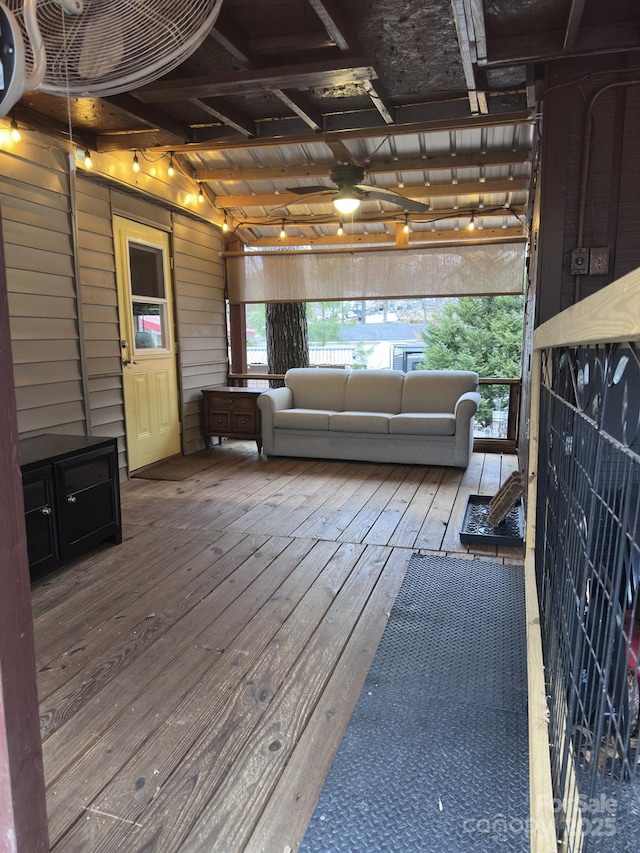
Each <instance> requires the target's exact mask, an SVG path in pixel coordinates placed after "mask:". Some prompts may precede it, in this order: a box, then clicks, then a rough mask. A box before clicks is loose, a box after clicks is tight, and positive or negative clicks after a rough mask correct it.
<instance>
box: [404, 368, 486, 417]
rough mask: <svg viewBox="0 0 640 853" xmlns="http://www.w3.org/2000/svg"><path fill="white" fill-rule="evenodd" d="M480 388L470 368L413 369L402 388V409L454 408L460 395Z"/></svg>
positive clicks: (448, 410) (417, 410)
mask: <svg viewBox="0 0 640 853" xmlns="http://www.w3.org/2000/svg"><path fill="white" fill-rule="evenodd" d="M477 388H478V374H477V373H473V372H472V371H471V370H413V371H412V372H411V373H407V375H406V376H405V378H404V385H403V388H402V408H400V409H397V410H396V411H399V412H402V413H404V412H435V413H440V412H453V410H454V409H455V405H456V402H457V400H458V397H460V396H461V395H462V394H465V393H466V392H467V391H476V390H477Z"/></svg>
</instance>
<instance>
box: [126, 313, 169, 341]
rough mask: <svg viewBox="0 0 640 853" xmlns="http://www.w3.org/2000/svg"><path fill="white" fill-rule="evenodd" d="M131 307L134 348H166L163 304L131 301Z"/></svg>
mask: <svg viewBox="0 0 640 853" xmlns="http://www.w3.org/2000/svg"><path fill="white" fill-rule="evenodd" d="M131 307H132V310H133V333H134V346H135V349H136V350H149V349H168V346H167V335H166V310H165V308H166V306H165V304H164V303H162V302H160V303H158V302H133V303H132V306H131Z"/></svg>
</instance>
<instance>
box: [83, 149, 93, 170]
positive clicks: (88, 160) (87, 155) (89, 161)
mask: <svg viewBox="0 0 640 853" xmlns="http://www.w3.org/2000/svg"><path fill="white" fill-rule="evenodd" d="M84 167H85V169H92V168H93V160H92V159H91V152H90V151H89V149H88V148H85V149H84Z"/></svg>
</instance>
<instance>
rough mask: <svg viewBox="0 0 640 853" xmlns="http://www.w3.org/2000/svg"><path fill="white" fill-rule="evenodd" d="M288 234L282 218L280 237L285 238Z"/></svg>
mask: <svg viewBox="0 0 640 853" xmlns="http://www.w3.org/2000/svg"><path fill="white" fill-rule="evenodd" d="M286 236H287V232H286V231H285V230H284V219H283V220H282V225H281V226H280V239H281V240H284V238H285V237H286Z"/></svg>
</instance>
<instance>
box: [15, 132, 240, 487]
mask: <svg viewBox="0 0 640 853" xmlns="http://www.w3.org/2000/svg"><path fill="white" fill-rule="evenodd" d="M19 153H20V156H17V155H16V153H7V152H0V209H1V211H2V215H3V219H4V238H5V253H6V259H7V285H8V296H9V310H10V317H11V345H12V350H13V361H14V376H15V389H16V403H17V413H18V428H19V432H20V436H21V437H27V436H29V435H36V434H38V433H43V432H58V433H70V434H85V433H92V434H94V435H108V436H113V437H116V438H117V439H118V444H119V450H120V470H121V476H122V477H126V476H127V458H126V447H125V438H124V436H125V424H124V400H123V391H122V366H121V361H120V358H121V357H120V327H119V318H118V299H117V288H116V272H115V255H114V245H113V231H112V217H113V215H114V213H117V214H119V215H122V216H125V217H127V218H129V219H132V220H135V221H138V222H143V223H145V224H148V225H152V226H154V227H157V228H160V229H162V230H164V231H167V232H172V231H173V256H174V288H175V302H176V322H177V336H178V343H179V385H180V392H181V420H182V423H183V452H184V453H187V454H188V453H193V452H194V451H195V450H198V449H199V448H201V447H203V446H204V445H203V441H202V439H201V430H200V419H201V415H200V409H201V404H200V397H201V395H200V389H201V388H203V387H205V386H207V385H215V384H221V383H224V382H226V375H227V338H226V320H225V301H224V280H223V266H222V260H221V258H220V252H221V251H222V240H221V234H220V232H219V230H218V229H217V228H215V227H214V226H213V225H210V224H208V223H206V222H202V221H200V220H197V219H192V218H190V217H188V216H183V215H179V214H172V213H171V211H170V210H168V209H167V208H165V207H163V206H162V205H161V204H158V203H152V202H150V201H147V200H146V199H144V198H142V197H140V196H137V195H135V194H133V193H125V192H122V191H120V190H118V189H114V188H110V187H108V186H107V185H105V184H104V183H100V182H97V181H95V180H92V179H90V178H87V177H85V176H83V175H78V176H76V175H75V174H72V175H71V176H70V175H69V169H68V159H67V156H66V155H65V154H64V153H63V152H62V151H59V150H57V149H55V148H44V147H41V146H38V145H35V144H33V145H32V144H30V143H29V142H26V143H21V145H20V149H19ZM74 227H75V233H74ZM76 240H77V246H76ZM76 278H77V285H76ZM77 297H79V299H78V298H77Z"/></svg>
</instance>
